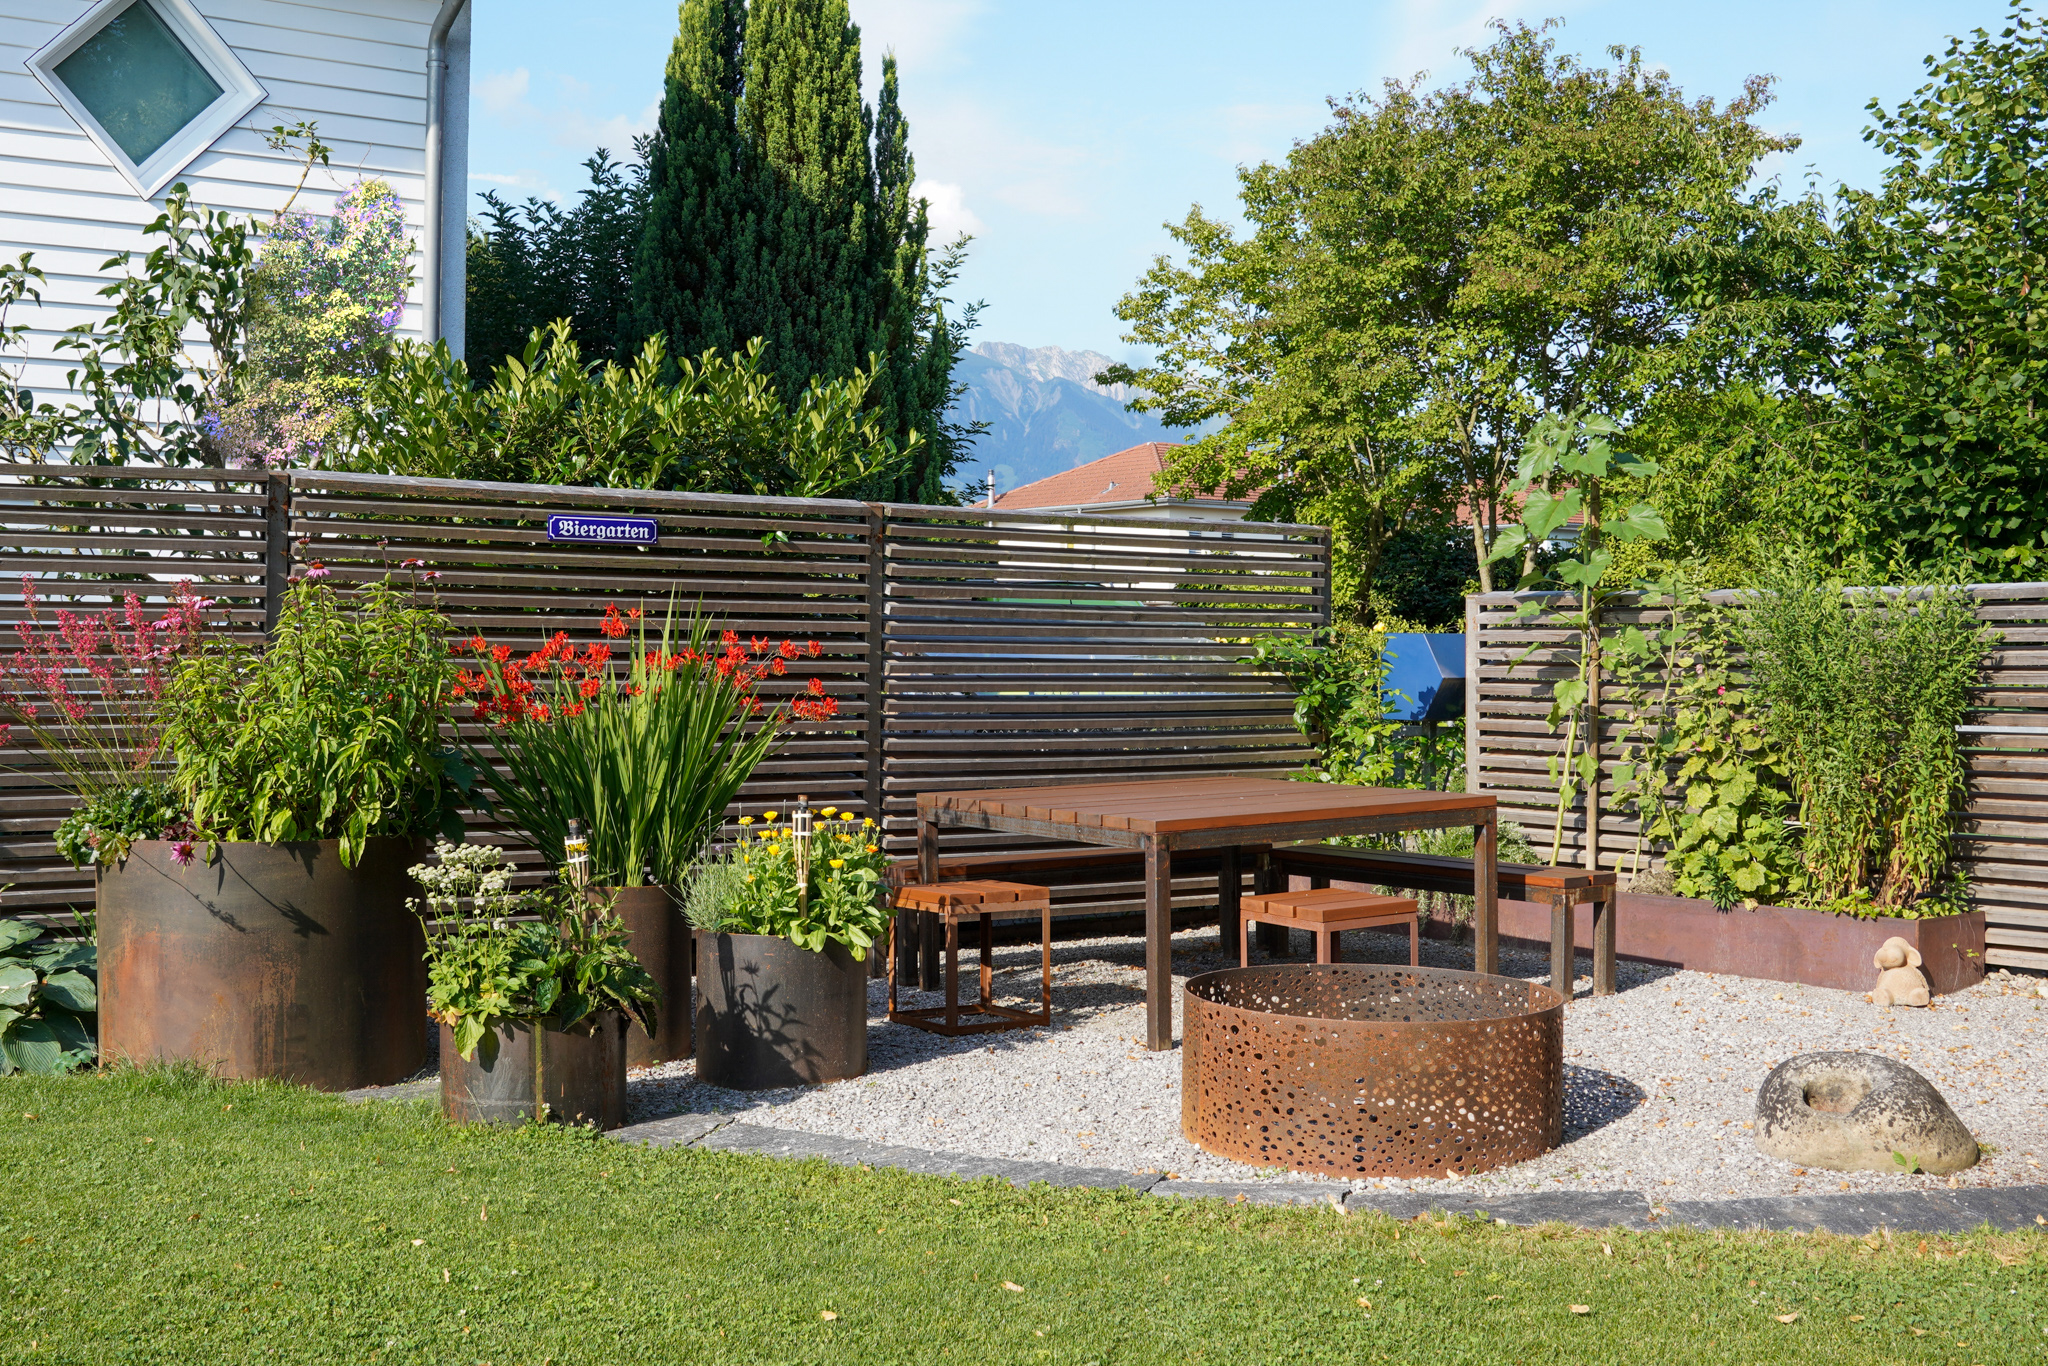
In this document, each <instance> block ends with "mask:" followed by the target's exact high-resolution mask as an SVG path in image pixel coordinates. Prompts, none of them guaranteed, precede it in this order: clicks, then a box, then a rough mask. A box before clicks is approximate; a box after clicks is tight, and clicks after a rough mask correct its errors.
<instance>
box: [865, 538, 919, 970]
mask: <svg viewBox="0 0 2048 1366" xmlns="http://www.w3.org/2000/svg"><path fill="white" fill-rule="evenodd" d="M867 507H868V525H867V539H868V558H867V573H866V576H865V579H864V585H865V588H866V593H867V614H868V657H867V684H868V723H867V729H866V735H865V738H864V741H863V748H864V749H865V750H866V757H867V781H866V784H865V786H864V789H863V791H864V793H865V795H866V798H867V808H868V812H867V814H868V816H869V818H870V819H872V820H873V821H874V823H875V843H877V844H879V845H882V846H883V847H884V848H885V849H886V848H887V847H888V842H889V840H888V836H889V831H888V827H887V825H886V824H885V823H884V814H885V813H884V812H883V810H882V739H883V736H884V735H885V733H886V731H887V723H886V720H885V718H884V716H883V714H882V689H883V686H884V684H885V682H886V680H887V679H888V676H889V665H888V661H887V659H885V658H884V655H885V654H886V653H887V650H888V618H887V615H886V612H885V610H884V609H885V608H886V607H887V605H888V596H889V575H888V568H889V566H888V563H887V558H888V557H887V554H886V551H887V541H888V536H889V523H888V519H887V517H885V516H884V515H883V513H882V508H881V505H880V504H878V503H869V504H868V505H867ZM889 933H890V935H891V937H892V938H893V939H894V941H895V944H896V954H895V957H896V964H897V971H898V973H900V974H909V975H910V979H911V980H915V972H916V958H915V949H914V947H913V946H914V944H915V941H914V940H912V939H910V938H909V937H908V936H906V935H905V934H904V932H903V928H902V926H901V925H900V924H894V923H892V924H891V925H890V927H889ZM883 957H884V955H883V954H882V953H881V952H880V951H879V949H878V950H877V951H876V952H874V953H871V954H870V955H869V959H868V962H869V967H868V975H869V976H870V977H881V976H885V975H886V974H885V972H884V971H883V964H882V959H883Z"/></svg>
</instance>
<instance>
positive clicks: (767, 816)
mask: <svg viewBox="0 0 2048 1366" xmlns="http://www.w3.org/2000/svg"><path fill="white" fill-rule="evenodd" d="M761 819H762V820H764V821H772V820H774V819H775V813H774V812H773V811H763V812H762V813H761Z"/></svg>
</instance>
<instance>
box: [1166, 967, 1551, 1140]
mask: <svg viewBox="0 0 2048 1366" xmlns="http://www.w3.org/2000/svg"><path fill="white" fill-rule="evenodd" d="M1182 1030H1183V1041H1182V1044H1181V1102H1180V1107H1181V1108H1180V1130H1181V1133H1182V1134H1183V1135H1184V1136H1185V1137H1186V1138H1187V1139H1188V1141H1189V1142H1191V1143H1194V1144H1195V1145H1196V1146H1198V1147H1201V1148H1204V1149H1207V1150H1208V1151H1209V1152H1212V1153H1215V1154H1217V1155H1218V1156H1221V1157H1228V1158H1234V1159H1235V1160H1237V1161H1239V1162H1246V1163H1250V1164H1251V1165H1253V1166H1259V1167H1286V1168H1289V1169H1290V1170H1293V1171H1300V1172H1315V1173H1318V1174H1320V1175H1323V1176H1335V1177H1344V1178H1351V1177H1367V1176H1440V1175H1443V1174H1444V1173H1446V1172H1459V1173H1463V1174H1470V1173H1472V1172H1483V1171H1487V1170H1490V1169H1492V1168H1494V1167H1501V1166H1506V1165H1507V1164H1509V1163H1511V1162H1521V1161H1525V1160H1527V1159H1528V1158H1532V1157H1535V1156H1538V1155H1539V1154H1541V1153H1544V1152H1547V1151H1549V1150H1550V1149H1551V1148H1554V1147H1556V1146H1557V1144H1558V1142H1559V1140H1560V1138H1561V1137H1562V1135H1563V1129H1564V998H1563V997H1562V996H1560V995H1559V994H1558V993H1557V992H1554V991H1552V990H1551V989H1550V988H1549V987H1544V986H1537V985H1536V984H1535V983H1533V982H1525V981H1522V980H1520V979H1519V978H1514V977H1495V976H1491V975H1488V974H1483V973H1474V972H1452V971H1449V970H1447V969H1442V968H1409V967H1382V966H1377V965H1369V964H1362V963H1330V964H1275V965H1270V966H1264V967H1249V968H1228V969H1225V970H1223V971H1221V972H1207V973H1203V974H1202V975H1200V976H1198V977H1196V978H1194V979H1192V980H1191V981H1189V982H1188V984H1187V996H1186V1014H1185V1018H1184V1020H1183V1022H1182Z"/></svg>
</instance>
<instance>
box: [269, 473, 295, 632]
mask: <svg viewBox="0 0 2048 1366" xmlns="http://www.w3.org/2000/svg"><path fill="white" fill-rule="evenodd" d="M291 478H292V477H291V475H290V474H288V473H286V472H285V471H283V470H272V471H271V472H270V477H269V478H268V479H266V480H265V481H264V499H263V634H264V635H266V636H268V635H272V634H274V633H275V632H276V630H277V619H278V617H279V616H280V615H281V614H282V613H283V611H284V594H285V589H286V588H288V587H290V585H291V548H292V543H291V537H292V484H291Z"/></svg>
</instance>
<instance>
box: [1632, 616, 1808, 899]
mask: <svg viewBox="0 0 2048 1366" xmlns="http://www.w3.org/2000/svg"><path fill="white" fill-rule="evenodd" d="M1645 588H1646V591H1645V598H1646V600H1647V601H1649V602H1652V603H1655V604H1657V605H1659V606H1660V607H1662V608H1663V611H1664V619H1663V620H1662V622H1661V623H1655V624H1651V625H1649V626H1648V627H1647V628H1645V627H1642V626H1629V627H1627V628H1626V629H1625V630H1623V632H1622V633H1621V637H1620V639H1619V640H1618V641H1617V642H1616V644H1615V647H1614V649H1613V653H1612V657H1613V659H1614V662H1615V672H1616V674H1617V676H1618V678H1619V680H1620V682H1621V685H1622V686H1621V696H1622V698H1623V700H1624V701H1625V702H1626V703H1627V704H1628V710H1629V713H1630V716H1631V720H1630V722H1629V724H1628V725H1627V726H1626V727H1625V728H1624V730H1623V732H1622V734H1621V736H1619V737H1618V739H1617V746H1616V747H1617V749H1618V750H1619V751H1620V752H1621V753H1622V754H1623V755H1625V756H1626V757H1625V758H1624V760H1623V762H1620V763H1617V764H1616V765H1615V766H1614V770H1613V780H1614V802H1615V805H1616V806H1617V807H1621V808H1626V807H1630V806H1633V807H1634V809H1635V812H1636V816H1637V818H1638V821H1639V823H1640V824H1639V829H1640V832H1641V833H1640V835H1639V837H1638V841H1637V849H1638V852H1639V854H1640V850H1641V847H1642V844H1643V842H1644V841H1653V842H1655V843H1657V844H1660V845H1662V846H1664V858H1665V866H1666V867H1667V868H1668V869H1669V870H1670V872H1671V874H1672V879H1673V882H1674V883H1675V884H1676V887H1675V889H1676V890H1677V892H1678V893H1679V894H1680V895H1681V896H1696V897H1704V898H1706V899H1708V900H1710V901H1712V902H1714V904H1715V905H1717V906H1721V907H1723V908H1726V907H1728V906H1733V905H1736V904H1737V903H1741V904H1744V905H1750V906H1754V905H1759V904H1764V905H1772V906H1784V905H1794V904H1797V900H1798V898H1799V897H1800V895H1801V893H1802V889H1803V887H1804V885H1805V874H1804V871H1803V869H1802V867H1801V863H1800V855H1799V841H1798V838H1797V835H1796V834H1795V833H1794V832H1793V831H1792V830H1791V829H1790V828H1789V826H1788V823H1787V817H1788V815H1789V814H1790V812H1789V808H1790V807H1791V805H1792V798H1791V775H1790V773H1789V771H1788V769H1787V767H1786V761H1785V756H1784V752H1783V750H1782V748H1781V747H1780V746H1779V744H1778V743H1777V741H1776V739H1775V738H1774V737H1773V736H1772V735H1771V734H1770V733H1769V731H1768V730H1767V729H1766V728H1765V726H1764V724H1763V720H1762V718H1761V717H1760V716H1759V715H1757V714H1756V712H1755V711H1754V709H1753V707H1752V703H1751V699H1750V697H1749V695H1748V691H1747V689H1746V688H1745V687H1744V686H1743V684H1742V682H1741V678H1740V676H1739V674H1738V672H1737V670H1736V668H1735V662H1736V661H1735V652H1734V643H1733V638H1732V631H1733V629H1734V627H1733V618H1732V616H1731V614H1730V613H1729V612H1728V611H1727V610H1726V609H1716V608H1713V607H1711V606H1709V605H1708V604H1707V603H1706V602H1705V601H1704V600H1703V599H1702V598H1701V596H1700V595H1699V593H1698V591H1697V589H1696V588H1695V587H1694V585H1693V583H1692V582H1691V581H1690V580H1689V579H1687V578H1685V577H1683V576H1675V577H1673V578H1671V579H1667V580H1662V581H1659V582H1655V583H1652V584H1648V585H1646V586H1645ZM1671 787H1675V788H1676V793H1677V802H1676V803H1675V804H1673V803H1672V802H1671V801H1670V800H1668V799H1667V797H1666V792H1667V788H1671Z"/></svg>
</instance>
